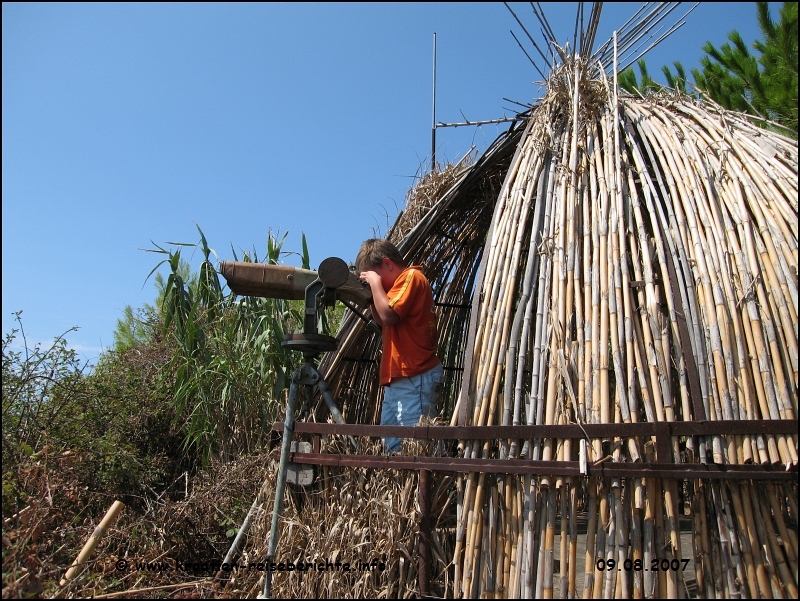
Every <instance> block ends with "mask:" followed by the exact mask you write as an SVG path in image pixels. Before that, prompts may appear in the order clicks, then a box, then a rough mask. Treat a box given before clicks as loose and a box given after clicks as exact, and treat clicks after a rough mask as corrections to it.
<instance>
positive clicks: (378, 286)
mask: <svg viewBox="0 0 800 601" xmlns="http://www.w3.org/2000/svg"><path fill="white" fill-rule="evenodd" d="M358 277H359V278H361V279H362V280H364V281H365V282H367V284H369V287H370V289H371V290H372V318H373V319H374V320H375V321H376V323H377V324H378V325H379V326H384V325H389V326H391V325H394V324H396V323H398V322H399V321H400V316H399V315H398V314H397V313H395V311H394V309H392V308H391V307H390V306H389V297H388V296H387V295H386V291H385V290H384V289H383V280H382V279H381V276H380V274H379V273H377V272H375V271H362V272H361V275H359V276H358Z"/></svg>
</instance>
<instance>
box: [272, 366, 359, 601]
mask: <svg viewBox="0 0 800 601" xmlns="http://www.w3.org/2000/svg"><path fill="white" fill-rule="evenodd" d="M315 384H316V385H317V387H318V388H319V389H320V392H322V396H323V398H324V399H325V403H326V404H327V405H328V410H329V411H330V412H331V415H332V416H333V419H334V421H335V422H336V423H339V424H344V423H346V422H345V421H344V417H342V413H341V411H339V408H338V407H337V406H336V403H334V401H333V396H332V395H331V392H330V390H329V389H328V386H327V384H326V383H325V380H323V379H322V376H321V375H320V374H319V372H318V371H317V370H316V369H315V368H314V366H313V365H312V364H311V363H310V362H308V361H307V362H306V363H303V365H301V366H300V368H299V369H298V370H297V371H295V372H294V373H293V374H292V384H291V386H290V387H289V400H288V402H287V403H286V418H285V419H284V422H283V443H282V444H281V462H280V464H279V466H278V478H277V482H276V483H275V503H274V504H273V506H272V525H271V526H270V530H269V545H268V546H267V571H266V574H265V576H264V594H263V598H265V599H269V598H270V589H271V587H272V571H271V570H270V566H271V565H272V563H273V562H274V561H275V551H277V549H278V532H279V529H280V518H281V514H282V513H283V495H284V492H285V490H286V471H287V468H288V467H289V450H290V448H291V444H292V434H294V414H295V411H296V409H297V392H298V390H299V389H300V385H305V386H314V385H315ZM350 442H351V443H352V445H353V448H357V444H356V440H355V438H353V437H352V436H350Z"/></svg>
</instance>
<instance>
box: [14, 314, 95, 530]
mask: <svg viewBox="0 0 800 601" xmlns="http://www.w3.org/2000/svg"><path fill="white" fill-rule="evenodd" d="M14 315H15V317H16V321H17V324H18V325H19V327H18V328H14V329H12V330H11V332H10V333H8V334H6V335H5V337H4V338H3V349H2V352H3V368H2V373H3V376H2V378H3V416H2V417H3V514H4V515H6V513H7V511H10V510H11V508H12V506H14V504H15V502H16V499H15V496H16V495H18V494H19V492H20V488H19V486H18V485H17V484H18V483H15V482H14V478H15V473H14V466H16V465H17V463H18V462H19V461H20V460H21V459H22V458H24V457H28V456H30V455H32V454H33V453H34V452H35V451H37V450H39V449H40V448H41V447H42V446H43V444H44V443H43V439H44V438H45V437H46V435H47V432H48V430H49V429H50V428H51V427H52V426H53V424H54V422H55V421H56V420H57V419H59V417H63V416H64V415H65V414H68V413H69V411H68V409H69V407H70V405H71V404H72V402H74V400H75V399H76V398H77V397H78V396H79V394H80V392H81V387H82V384H83V381H82V372H83V369H84V367H85V366H81V365H80V362H79V360H78V358H77V355H76V353H75V351H73V350H71V349H69V348H67V342H66V339H65V336H66V335H67V334H68V333H69V332H72V331H75V330H76V328H71V329H69V330H67V331H66V332H65V333H64V334H62V335H61V336H57V337H56V338H55V340H54V341H53V343H52V344H51V345H50V346H49V347H44V346H42V345H41V344H36V345H35V346H34V347H33V348H30V347H29V346H28V341H27V338H26V337H25V330H24V328H23V326H22V317H21V316H22V311H18V312H16V313H15V314H14ZM17 335H20V336H21V337H22V350H14V348H15V344H16V339H17Z"/></svg>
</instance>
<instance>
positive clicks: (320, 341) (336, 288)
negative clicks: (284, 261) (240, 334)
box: [219, 257, 372, 355]
mask: <svg viewBox="0 0 800 601" xmlns="http://www.w3.org/2000/svg"><path fill="white" fill-rule="evenodd" d="M219 270H220V273H221V274H222V276H223V277H224V278H225V279H226V280H227V282H228V287H229V288H230V289H231V290H232V291H233V292H235V293H236V294H239V295H242V296H261V297H265V298H279V299H285V300H305V314H304V319H303V333H302V334H289V335H287V336H286V339H285V340H284V342H283V346H284V347H286V348H290V349H293V350H297V351H302V352H303V353H308V354H311V355H314V354H318V353H324V352H327V351H332V350H335V349H336V339H335V338H333V337H332V336H324V335H322V334H320V333H319V331H318V316H319V315H320V314H321V311H322V310H323V309H324V308H325V307H330V306H333V304H334V302H335V301H336V300H337V299H338V300H341V301H342V302H343V303H344V304H345V305H347V306H348V307H349V308H350V310H352V311H353V312H354V313H356V314H357V315H359V317H362V318H364V317H363V314H361V312H360V311H358V310H357V309H356V308H355V307H354V305H361V306H362V307H365V306H368V305H369V304H370V303H371V302H372V291H371V290H370V288H369V284H367V283H366V282H364V281H363V280H360V279H358V277H357V276H356V275H355V274H354V273H351V272H350V269H349V268H348V267H347V263H345V262H344V261H343V260H342V259H339V258H338V257H329V258H327V259H325V260H324V261H323V262H322V263H321V264H320V266H319V270H317V271H313V270H310V269H300V268H297V267H289V266H287V265H267V264H264V263H246V262H239V261H221V262H220V268H219Z"/></svg>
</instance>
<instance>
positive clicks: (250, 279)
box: [219, 261, 372, 306]
mask: <svg viewBox="0 0 800 601" xmlns="http://www.w3.org/2000/svg"><path fill="white" fill-rule="evenodd" d="M219 270H220V273H221V274H222V277H224V278H225V279H226V280H227V282H228V287H229V288H230V289H231V290H233V292H235V293H236V294H239V295H241V296H262V297H265V298H282V299H286V300H303V299H304V298H305V293H306V287H307V286H308V285H309V284H311V283H312V282H313V281H314V280H316V279H317V276H318V274H317V272H316V271H312V270H310V269H300V268H299V267H289V266H287V265H267V264H265V263H245V262H241V261H220V264H219ZM336 296H337V298H340V299H342V300H348V301H351V302H354V303H356V304H358V305H361V306H366V305H368V304H369V303H370V302H372V292H371V291H370V289H369V286H365V285H364V283H363V282H362V281H361V280H359V279H358V277H356V276H355V275H354V274H352V273H351V274H349V276H348V278H347V281H346V282H345V283H344V284H342V286H340V287H338V288H336Z"/></svg>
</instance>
